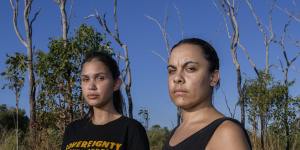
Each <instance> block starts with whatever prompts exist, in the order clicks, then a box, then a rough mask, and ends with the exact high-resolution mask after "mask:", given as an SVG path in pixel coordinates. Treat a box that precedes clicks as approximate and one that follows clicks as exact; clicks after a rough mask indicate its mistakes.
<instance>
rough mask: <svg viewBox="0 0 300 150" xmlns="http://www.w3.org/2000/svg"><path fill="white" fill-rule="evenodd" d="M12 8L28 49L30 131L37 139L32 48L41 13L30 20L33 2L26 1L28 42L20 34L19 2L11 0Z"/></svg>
mask: <svg viewBox="0 0 300 150" xmlns="http://www.w3.org/2000/svg"><path fill="white" fill-rule="evenodd" d="M10 4H11V8H12V10H13V25H14V29H15V32H16V34H17V37H18V38H19V40H20V42H21V43H22V44H23V45H24V46H25V47H26V49H27V58H28V60H27V67H28V73H29V103H30V131H31V133H33V137H35V126H36V102H35V92H36V85H35V76H34V72H33V48H32V24H33V22H34V21H35V20H36V18H37V16H38V14H39V12H40V11H37V12H36V13H35V14H34V17H33V18H32V19H29V15H30V12H31V5H32V0H24V6H25V8H24V14H23V19H24V26H25V33H26V40H24V39H23V37H22V36H21V34H20V32H19V28H18V23H17V21H18V19H17V17H18V6H19V0H16V1H13V0H10Z"/></svg>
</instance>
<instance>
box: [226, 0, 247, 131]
mask: <svg viewBox="0 0 300 150" xmlns="http://www.w3.org/2000/svg"><path fill="white" fill-rule="evenodd" d="M221 3H222V7H223V9H224V12H225V13H226V14H228V16H229V19H230V22H231V26H232V29H233V33H232V37H231V43H230V52H231V57H232V60H233V64H234V65H235V69H236V75H237V89H238V94H239V98H238V99H239V103H240V108H241V124H242V125H243V126H245V102H244V97H243V89H242V74H241V68H240V64H239V61H238V57H237V46H238V44H239V27H238V23H237V20H236V12H235V11H236V9H235V7H234V5H233V4H231V3H230V2H229V1H227V0H223V1H222V2H221Z"/></svg>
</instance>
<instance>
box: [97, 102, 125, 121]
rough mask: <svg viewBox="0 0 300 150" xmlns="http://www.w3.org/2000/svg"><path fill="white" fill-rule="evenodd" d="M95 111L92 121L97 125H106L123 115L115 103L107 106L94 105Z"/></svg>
mask: <svg viewBox="0 0 300 150" xmlns="http://www.w3.org/2000/svg"><path fill="white" fill-rule="evenodd" d="M93 111H94V114H93V117H92V122H93V124H96V125H104V124H106V123H108V122H111V121H113V120H115V119H117V118H119V117H120V116H121V114H119V113H118V112H117V111H116V109H115V108H114V106H113V105H112V106H109V107H105V108H97V107H93Z"/></svg>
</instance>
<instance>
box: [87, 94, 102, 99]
mask: <svg viewBox="0 0 300 150" xmlns="http://www.w3.org/2000/svg"><path fill="white" fill-rule="evenodd" d="M98 97H99V95H97V94H89V95H87V98H88V99H97V98H98Z"/></svg>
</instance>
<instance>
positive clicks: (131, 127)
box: [62, 52, 149, 150]
mask: <svg viewBox="0 0 300 150" xmlns="http://www.w3.org/2000/svg"><path fill="white" fill-rule="evenodd" d="M119 76H120V71H119V68H118V65H117V63H116V61H115V60H114V59H113V58H112V57H111V56H110V55H108V54H106V53H102V52H93V53H91V54H88V55H87V56H86V58H85V60H84V61H83V64H82V70H81V88H82V93H83V96H84V99H85V101H86V103H87V104H88V105H89V107H90V111H89V115H88V117H85V118H84V119H81V120H77V121H74V122H72V123H71V124H70V125H68V127H67V128H66V130H65V134H64V140H63V144H62V149H63V150H68V149H76V150H78V149H101V150H102V149H103V150H149V144H148V139H147V135H146V132H145V129H144V128H143V126H142V125H141V124H140V123H139V122H137V121H135V120H133V119H129V118H127V117H125V116H122V113H123V99H122V95H121V92H120V86H121V83H122V82H121V79H120V78H119Z"/></svg>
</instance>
